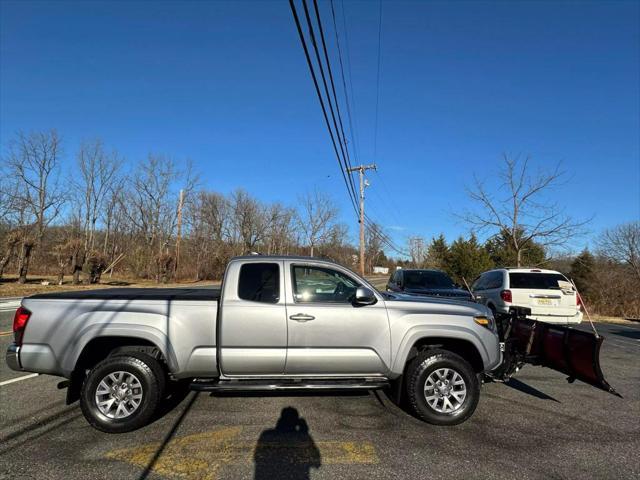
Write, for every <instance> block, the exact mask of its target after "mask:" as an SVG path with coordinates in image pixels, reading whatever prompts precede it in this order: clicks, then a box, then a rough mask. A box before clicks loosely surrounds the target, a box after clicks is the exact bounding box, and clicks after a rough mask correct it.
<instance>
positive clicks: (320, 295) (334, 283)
mask: <svg viewBox="0 0 640 480" xmlns="http://www.w3.org/2000/svg"><path fill="white" fill-rule="evenodd" d="M292 276H293V297H294V299H295V301H296V303H351V302H352V300H353V297H354V296H355V293H356V289H357V288H358V286H359V285H358V283H356V281H355V280H353V279H352V278H351V277H348V276H347V275H345V274H343V273H342V272H339V271H337V270H333V269H331V268H324V267H309V266H295V265H294V266H293V268H292Z"/></svg>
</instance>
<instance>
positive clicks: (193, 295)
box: [29, 287, 220, 301]
mask: <svg viewBox="0 0 640 480" xmlns="http://www.w3.org/2000/svg"><path fill="white" fill-rule="evenodd" d="M29 298H30V299H59V300H194V301H203V300H205V301H206V300H219V299H220V288H219V287H200V288H102V289H99V290H72V291H69V292H57V293H39V294H36V295H32V296H30V297H29Z"/></svg>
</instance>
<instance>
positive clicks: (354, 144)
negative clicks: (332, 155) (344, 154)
mask: <svg viewBox="0 0 640 480" xmlns="http://www.w3.org/2000/svg"><path fill="white" fill-rule="evenodd" d="M342 13H343V14H344V4H343V12H342ZM331 17H332V18H333V31H334V33H335V35H336V47H337V48H338V59H339V60H340V75H341V77H342V90H343V91H344V97H345V103H346V104H347V117H348V118H349V131H350V133H351V149H352V150H353V158H354V160H355V161H356V162H357V161H358V148H357V142H356V138H355V133H354V129H353V116H352V115H351V104H350V101H349V93H348V91H347V82H346V80H345V75H344V64H343V63H342V49H341V48H340V37H339V35H338V25H337V23H336V12H335V9H334V8H333V0H331ZM344 28H345V35H346V25H345V27H344ZM352 93H353V89H352ZM347 148H348V147H347Z"/></svg>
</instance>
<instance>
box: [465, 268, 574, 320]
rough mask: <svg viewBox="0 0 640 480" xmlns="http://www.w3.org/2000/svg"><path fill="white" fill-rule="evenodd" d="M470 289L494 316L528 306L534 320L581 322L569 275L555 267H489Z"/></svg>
mask: <svg viewBox="0 0 640 480" xmlns="http://www.w3.org/2000/svg"><path fill="white" fill-rule="evenodd" d="M471 290H472V291H473V294H474V295H475V297H476V300H477V301H478V302H479V303H483V304H484V305H486V306H487V307H489V308H490V309H491V310H492V311H493V313H494V315H496V314H501V313H509V308H510V307H526V308H530V309H531V316H530V318H532V319H534V320H539V321H542V322H547V323H558V324H569V323H580V322H581V321H582V312H581V308H582V302H581V300H580V296H579V295H578V294H577V293H576V291H575V289H574V288H573V285H572V284H571V282H570V281H569V280H568V279H567V277H565V276H564V275H562V274H561V273H560V272H556V271H553V270H541V269H537V268H501V269H497V270H490V271H488V272H484V273H483V274H482V275H480V276H479V277H478V278H476V280H475V281H474V282H473V285H472V286H471Z"/></svg>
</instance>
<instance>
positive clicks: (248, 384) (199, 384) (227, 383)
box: [190, 378, 389, 392]
mask: <svg viewBox="0 0 640 480" xmlns="http://www.w3.org/2000/svg"><path fill="white" fill-rule="evenodd" d="M388 386H389V381H388V380H387V379H386V378H357V379H353V378H350V379H344V380H342V379H330V380H327V379H318V380H314V379H286V380H284V379H283V380H274V379H268V380H253V379H252V380H210V379H196V380H194V381H193V382H191V385H190V388H191V390H195V391H199V392H232V391H235V392H247V391H274V390H376V389H380V388H386V387H388Z"/></svg>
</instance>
